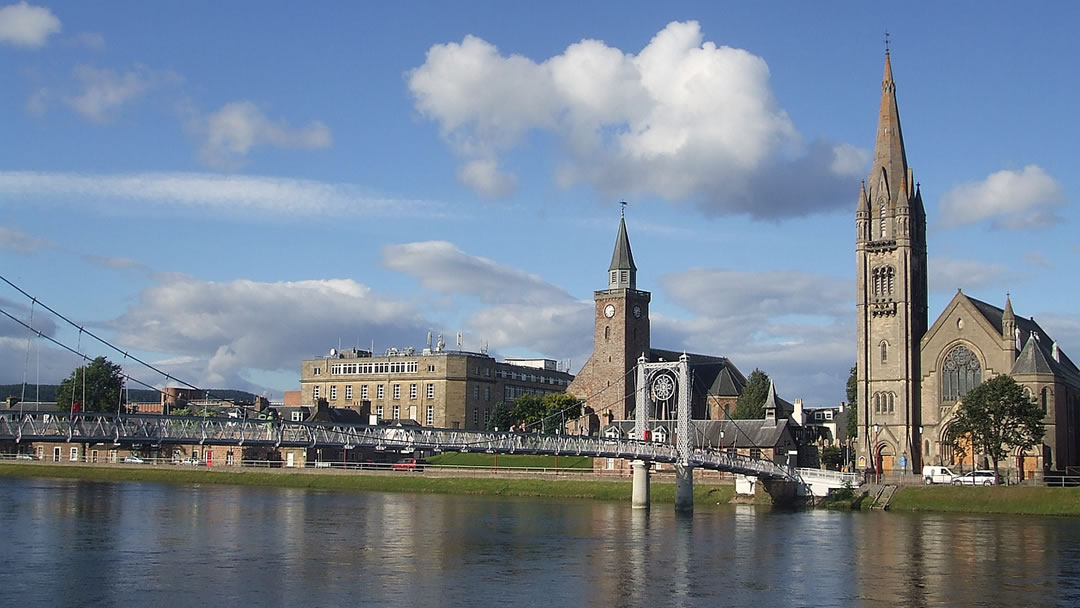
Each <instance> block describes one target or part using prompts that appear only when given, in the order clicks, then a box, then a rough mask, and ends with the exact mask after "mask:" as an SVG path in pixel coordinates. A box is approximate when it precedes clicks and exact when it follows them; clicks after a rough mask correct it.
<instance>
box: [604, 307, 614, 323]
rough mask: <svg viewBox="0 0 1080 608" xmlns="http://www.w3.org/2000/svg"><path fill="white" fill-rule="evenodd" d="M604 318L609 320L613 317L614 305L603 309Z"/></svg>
mask: <svg viewBox="0 0 1080 608" xmlns="http://www.w3.org/2000/svg"><path fill="white" fill-rule="evenodd" d="M604 316H605V317H607V318H609V319H610V318H611V317H614V316H615V305H614V304H608V305H607V306H605V307H604Z"/></svg>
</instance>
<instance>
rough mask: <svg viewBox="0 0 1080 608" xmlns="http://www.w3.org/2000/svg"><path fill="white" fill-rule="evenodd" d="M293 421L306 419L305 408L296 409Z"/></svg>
mask: <svg viewBox="0 0 1080 608" xmlns="http://www.w3.org/2000/svg"><path fill="white" fill-rule="evenodd" d="M292 421H293V422H303V421H304V412H303V410H296V411H294V412H293V413H292Z"/></svg>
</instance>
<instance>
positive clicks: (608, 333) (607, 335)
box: [604, 325, 611, 340]
mask: <svg viewBox="0 0 1080 608" xmlns="http://www.w3.org/2000/svg"><path fill="white" fill-rule="evenodd" d="M604 339H605V340H610V339H611V326H610V325H608V326H607V327H605V328H604Z"/></svg>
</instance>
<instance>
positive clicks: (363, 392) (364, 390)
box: [360, 384, 368, 401]
mask: <svg viewBox="0 0 1080 608" xmlns="http://www.w3.org/2000/svg"><path fill="white" fill-rule="evenodd" d="M360 398H361V399H363V400H364V401H367V398H368V397H367V385H366V384H362V385H360Z"/></svg>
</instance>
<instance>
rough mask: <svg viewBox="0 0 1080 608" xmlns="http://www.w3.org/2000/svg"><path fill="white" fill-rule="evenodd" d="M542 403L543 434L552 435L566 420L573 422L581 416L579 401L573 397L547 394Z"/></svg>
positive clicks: (564, 394) (563, 394)
mask: <svg viewBox="0 0 1080 608" xmlns="http://www.w3.org/2000/svg"><path fill="white" fill-rule="evenodd" d="M543 402H544V410H545V412H544V432H545V433H554V432H555V429H558V428H562V426H563V424H564V423H565V422H566V421H567V420H575V419H577V417H578V416H580V415H581V400H579V399H578V398H577V397H575V396H573V395H568V394H566V393H548V394H547V395H544V398H543Z"/></svg>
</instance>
